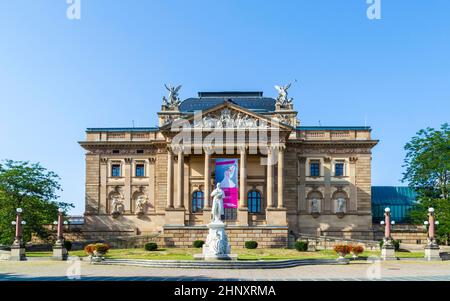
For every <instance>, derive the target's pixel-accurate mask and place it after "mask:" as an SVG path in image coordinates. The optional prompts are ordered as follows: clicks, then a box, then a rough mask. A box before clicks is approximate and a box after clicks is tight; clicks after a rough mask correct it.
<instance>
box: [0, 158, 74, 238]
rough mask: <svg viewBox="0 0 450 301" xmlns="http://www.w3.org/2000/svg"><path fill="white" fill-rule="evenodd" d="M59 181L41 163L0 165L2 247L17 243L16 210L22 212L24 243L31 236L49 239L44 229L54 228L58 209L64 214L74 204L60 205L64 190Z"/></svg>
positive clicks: (56, 176) (7, 162)
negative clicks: (52, 224) (24, 224)
mask: <svg viewBox="0 0 450 301" xmlns="http://www.w3.org/2000/svg"><path fill="white" fill-rule="evenodd" d="M59 180H60V178H59V177H58V175H56V174H55V173H54V172H52V171H48V170H47V169H45V168H44V167H42V166H41V165H40V164H39V163H29V162H22V161H12V160H5V161H3V163H2V164H0V244H5V245H9V244H11V243H12V242H13V240H14V227H13V226H12V225H11V221H13V220H14V219H15V215H16V213H15V212H16V208H22V209H23V213H22V216H23V219H24V220H25V221H26V222H27V224H26V226H25V227H24V241H29V240H30V239H31V235H32V233H35V234H36V235H38V236H39V237H41V238H43V239H46V238H47V237H48V234H49V233H48V231H47V230H46V229H45V227H44V225H48V224H51V223H52V222H53V221H54V220H55V219H56V218H57V214H58V208H62V209H63V210H64V211H65V212H66V211H67V209H68V208H70V207H73V205H72V204H68V203H64V202H57V201H56V200H57V199H58V198H59V196H58V195H57V193H58V191H60V190H61V186H60V184H59Z"/></svg>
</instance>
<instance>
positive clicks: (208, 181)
mask: <svg viewBox="0 0 450 301" xmlns="http://www.w3.org/2000/svg"><path fill="white" fill-rule="evenodd" d="M204 152H205V175H204V176H205V184H204V186H205V187H204V196H205V205H204V207H203V209H209V208H210V204H209V202H210V198H211V148H209V147H205V149H204Z"/></svg>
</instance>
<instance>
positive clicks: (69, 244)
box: [64, 240, 72, 251]
mask: <svg viewBox="0 0 450 301" xmlns="http://www.w3.org/2000/svg"><path fill="white" fill-rule="evenodd" d="M64 248H66V250H67V251H71V250H72V242H71V241H70V240H65V241H64Z"/></svg>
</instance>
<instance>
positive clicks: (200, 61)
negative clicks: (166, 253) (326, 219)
mask: <svg viewBox="0 0 450 301" xmlns="http://www.w3.org/2000/svg"><path fill="white" fill-rule="evenodd" d="M381 4H382V6H381V8H382V19H381V20H369V19H368V18H367V17H366V10H367V7H368V5H367V4H366V0H352V1H348V0H321V1H317V0H314V1H313V0H302V1H300V0H292V1H278V0H277V1H275V0H273V1H257V0H228V1H224V0H223V1H206V0H190V1H187V0H148V1H144V0H141V1H139V0H127V1H113V0H81V19H80V20H68V19H67V18H66V9H67V4H66V1H65V0H14V1H9V0H0V39H1V41H0V103H1V106H0V108H1V111H0V159H6V158H10V159H14V160H29V161H33V162H36V161H38V162H41V163H42V164H43V165H44V166H45V167H47V168H48V169H51V170H53V171H55V172H56V173H58V174H59V175H60V176H61V178H62V185H63V188H64V191H63V192H62V193H61V198H62V200H65V201H68V202H72V203H74V204H75V205H76V209H74V210H73V211H72V213H74V214H79V213H82V212H83V210H84V152H83V150H82V149H81V147H79V145H78V144H77V141H80V140H83V139H84V135H85V133H84V130H85V128H87V127H122V126H131V125H132V120H134V123H135V125H136V126H154V125H156V123H157V120H156V112H157V111H158V110H159V108H160V104H161V97H162V96H163V95H165V94H166V93H165V92H166V91H165V89H164V86H163V84H164V83H173V84H183V88H182V91H181V97H184V98H187V97H190V96H193V95H196V92H197V91H201V90H206V91H214V90H261V91H264V93H265V95H268V96H276V91H275V89H274V88H273V86H274V85H275V84H280V83H286V82H289V81H292V80H293V79H297V80H298V81H299V82H298V83H297V84H296V85H295V86H294V87H293V88H292V90H291V95H292V96H293V97H295V107H296V109H297V110H298V111H299V117H300V119H301V122H302V125H318V124H319V121H320V123H321V124H322V125H364V123H365V120H367V124H368V125H370V126H372V127H373V132H372V134H373V137H374V138H376V139H380V144H379V145H378V146H377V147H376V148H375V149H374V152H373V172H372V175H373V184H374V185H399V184H401V183H400V181H399V180H400V179H401V177H402V171H403V169H402V167H401V166H402V161H403V157H404V151H403V146H404V144H405V143H406V142H407V141H408V140H409V139H410V138H411V137H412V136H413V135H414V134H415V133H416V132H417V131H418V130H419V129H421V128H425V127H428V126H430V127H439V125H440V124H442V123H444V122H448V121H449V113H450V59H449V58H450V56H449V54H450V1H448V0H430V1H411V0H395V1H394V0H382V2H381Z"/></svg>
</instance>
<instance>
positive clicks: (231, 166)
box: [215, 159, 239, 209]
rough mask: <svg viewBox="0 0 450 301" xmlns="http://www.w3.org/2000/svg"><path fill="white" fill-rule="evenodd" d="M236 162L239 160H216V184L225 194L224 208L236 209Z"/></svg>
mask: <svg viewBox="0 0 450 301" xmlns="http://www.w3.org/2000/svg"><path fill="white" fill-rule="evenodd" d="M238 162H239V159H216V177H215V180H216V183H220V187H221V188H222V190H223V192H224V193H225V197H224V198H223V207H224V208H236V209H237V208H238Z"/></svg>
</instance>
